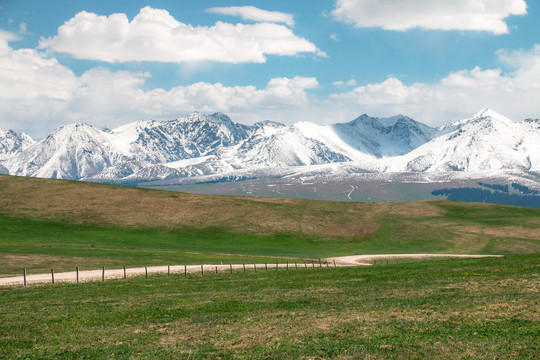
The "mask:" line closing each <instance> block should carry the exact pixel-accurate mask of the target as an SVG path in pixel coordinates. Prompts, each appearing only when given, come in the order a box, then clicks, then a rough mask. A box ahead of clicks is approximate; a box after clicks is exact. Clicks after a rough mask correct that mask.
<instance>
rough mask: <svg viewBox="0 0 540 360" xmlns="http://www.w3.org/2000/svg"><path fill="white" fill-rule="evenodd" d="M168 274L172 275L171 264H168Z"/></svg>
mask: <svg viewBox="0 0 540 360" xmlns="http://www.w3.org/2000/svg"><path fill="white" fill-rule="evenodd" d="M167 276H171V266H170V265H167Z"/></svg>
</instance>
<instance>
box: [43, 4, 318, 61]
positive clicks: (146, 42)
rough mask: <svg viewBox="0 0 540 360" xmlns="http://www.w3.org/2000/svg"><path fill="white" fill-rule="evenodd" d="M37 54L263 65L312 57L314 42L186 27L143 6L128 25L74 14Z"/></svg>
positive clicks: (281, 33) (263, 31)
mask: <svg viewBox="0 0 540 360" xmlns="http://www.w3.org/2000/svg"><path fill="white" fill-rule="evenodd" d="M39 47H40V48H41V49H47V50H49V51H51V52H59V53H68V54H71V55H72V56H73V57H75V58H77V59H89V60H101V61H106V62H110V63H114V62H128V61H157V62H172V63H182V62H196V61H216V62H226V63H246V62H256V63H263V62H265V61H266V56H267V55H280V56H292V55H297V54H300V53H314V54H317V55H319V56H325V54H324V53H323V52H322V51H320V50H319V49H318V48H317V47H316V46H315V45H314V44H313V43H311V42H309V41H308V40H306V39H304V38H301V37H298V36H296V35H295V34H294V33H293V31H292V30H291V29H290V28H288V27H287V26H284V25H278V24H273V23H266V22H265V23H257V24H236V25H233V24H229V23H224V22H217V23H216V24H215V25H214V26H210V27H207V26H196V27H194V26H191V25H186V24H183V23H181V22H179V21H177V20H176V19H174V18H173V17H172V16H171V15H170V14H169V13H168V12H167V11H166V10H160V9H152V8H150V7H148V6H147V7H145V8H143V9H141V10H140V12H139V14H138V15H137V16H135V18H134V19H133V20H132V21H131V22H130V21H129V20H128V18H127V16H126V14H112V15H110V16H100V15H97V14H94V13H89V12H86V11H82V12H79V13H78V14H76V15H75V16H74V17H73V18H71V19H70V20H68V21H67V22H65V23H64V24H63V25H62V26H60V27H59V28H58V35H56V36H54V37H52V38H46V39H45V38H42V39H41V40H40V42H39Z"/></svg>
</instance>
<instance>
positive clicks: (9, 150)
mask: <svg viewBox="0 0 540 360" xmlns="http://www.w3.org/2000/svg"><path fill="white" fill-rule="evenodd" d="M33 143H34V140H32V138H31V137H30V136H28V135H26V134H25V133H16V132H15V131H13V130H7V131H6V130H2V129H0V160H3V159H7V158H8V157H10V156H11V155H13V154H16V153H18V152H21V151H23V150H24V149H26V148H28V147H29V146H31V145H32V144H33Z"/></svg>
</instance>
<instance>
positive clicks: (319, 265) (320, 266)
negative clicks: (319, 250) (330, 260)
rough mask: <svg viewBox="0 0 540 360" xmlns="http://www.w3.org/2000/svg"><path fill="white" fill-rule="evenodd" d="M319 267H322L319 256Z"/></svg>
mask: <svg viewBox="0 0 540 360" xmlns="http://www.w3.org/2000/svg"><path fill="white" fill-rule="evenodd" d="M319 267H322V263H321V258H319Z"/></svg>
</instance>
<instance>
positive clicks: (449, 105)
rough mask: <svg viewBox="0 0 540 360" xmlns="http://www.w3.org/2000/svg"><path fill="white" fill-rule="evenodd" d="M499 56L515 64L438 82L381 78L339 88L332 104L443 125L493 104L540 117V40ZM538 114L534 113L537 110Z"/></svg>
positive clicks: (512, 112)
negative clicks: (380, 80)
mask: <svg viewBox="0 0 540 360" xmlns="http://www.w3.org/2000/svg"><path fill="white" fill-rule="evenodd" d="M498 56H499V60H500V62H501V63H504V64H512V65H513V66H514V68H513V69H512V70H511V71H509V72H504V71H502V70H501V69H500V68H495V69H482V68H480V67H475V68H473V69H469V70H461V71H456V72H453V73H450V74H449V75H448V76H446V77H445V78H443V79H441V80H440V81H438V82H437V83H434V84H426V83H413V84H411V85H405V84H404V83H403V82H402V81H401V80H399V79H398V78H396V77H389V78H387V79H386V80H385V81H383V82H380V83H374V84H368V85H365V86H359V87H357V88H355V89H353V90H352V91H348V92H343V93H335V94H333V95H331V96H330V98H329V102H330V103H331V104H333V106H340V105H341V106H343V105H345V104H346V105H347V106H348V108H349V109H350V110H351V111H352V112H353V113H358V112H362V113H363V112H365V113H370V114H377V115H380V116H387V115H388V116H390V115H394V114H397V113H403V114H407V115H409V116H412V117H415V118H417V119H418V120H421V121H424V122H426V123H430V124H433V125H440V124H443V123H446V122H448V121H452V120H457V119H461V118H465V117H468V116H469V115H471V114H473V113H475V112H476V111H478V110H479V109H481V108H486V107H487V108H492V109H494V110H496V111H498V112H501V113H503V114H505V115H507V116H509V117H511V118H513V119H515V120H521V119H524V118H526V117H531V116H533V117H534V116H536V117H539V116H540V107H539V103H538V99H540V45H535V46H534V47H533V48H532V49H531V50H528V51H526V50H518V51H506V50H500V51H499V52H498ZM535 114H536V115H535Z"/></svg>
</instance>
